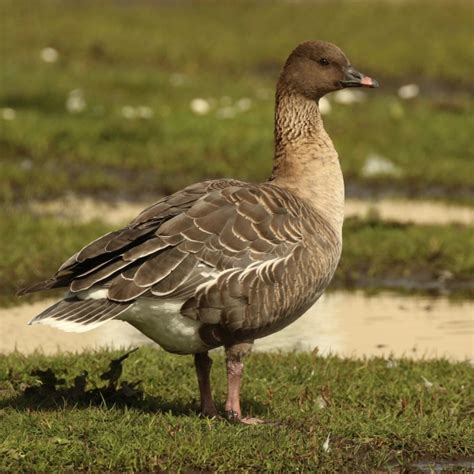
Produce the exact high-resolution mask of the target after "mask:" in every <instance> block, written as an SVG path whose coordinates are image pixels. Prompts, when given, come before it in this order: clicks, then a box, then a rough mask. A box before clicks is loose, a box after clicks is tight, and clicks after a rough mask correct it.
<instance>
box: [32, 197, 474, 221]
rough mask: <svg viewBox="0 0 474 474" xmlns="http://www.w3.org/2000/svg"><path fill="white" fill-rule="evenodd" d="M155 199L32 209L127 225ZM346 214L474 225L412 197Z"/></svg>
mask: <svg viewBox="0 0 474 474" xmlns="http://www.w3.org/2000/svg"><path fill="white" fill-rule="evenodd" d="M152 203H153V200H152V199H151V200H149V201H146V202H141V203H131V202H128V201H117V202H115V203H110V202H107V201H100V200H96V199H92V198H80V199H79V198H77V197H74V196H66V197H64V198H63V199H58V200H53V201H48V202H36V203H32V204H31V205H30V210H31V211H32V212H34V213H37V214H52V215H54V216H57V217H59V218H63V219H65V220H74V221H75V222H78V221H79V222H90V221H91V220H94V219H98V220H102V221H104V222H106V223H107V224H110V225H124V224H126V223H127V222H129V221H130V220H132V219H133V218H134V217H135V216H137V215H138V214H139V213H140V212H141V211H142V210H143V209H145V208H147V207H148V206H149V205H150V204H152ZM345 215H346V217H361V218H363V217H366V216H367V215H372V216H378V217H379V218H380V219H382V220H393V221H397V222H413V223H416V224H437V225H448V224H461V225H474V208H473V207H470V206H459V205H453V204H445V203H442V202H437V201H423V200H408V199H388V198H382V199H372V200H368V199H346V203H345Z"/></svg>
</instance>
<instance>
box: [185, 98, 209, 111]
mask: <svg viewBox="0 0 474 474" xmlns="http://www.w3.org/2000/svg"><path fill="white" fill-rule="evenodd" d="M189 106H190V107H191V110H192V111H193V112H194V113H195V114H197V115H206V114H208V113H209V111H210V110H211V106H210V105H209V102H208V101H207V100H206V99H202V98H201V97H196V98H195V99H193V100H192V101H191V103H190V104H189Z"/></svg>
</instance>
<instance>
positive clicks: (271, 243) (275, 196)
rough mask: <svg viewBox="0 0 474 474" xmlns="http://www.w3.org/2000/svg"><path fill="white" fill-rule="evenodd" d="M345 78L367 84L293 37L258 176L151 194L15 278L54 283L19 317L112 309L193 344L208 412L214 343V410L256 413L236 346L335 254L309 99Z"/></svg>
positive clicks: (338, 187)
mask: <svg viewBox="0 0 474 474" xmlns="http://www.w3.org/2000/svg"><path fill="white" fill-rule="evenodd" d="M346 87H368V88H373V87H378V83H377V81H376V80H374V79H371V78H370V77H368V76H366V75H363V74H361V73H360V72H358V71H357V70H356V69H355V68H354V67H353V66H352V65H351V63H350V62H349V60H348V58H347V57H346V55H345V54H344V53H343V52H342V51H341V50H340V49H339V48H338V47H337V46H335V45H333V44H331V43H327V42H324V41H306V42H304V43H301V44H299V45H298V46H297V47H296V48H295V49H294V50H293V51H292V52H291V54H290V55H289V57H288V59H287V61H286V63H285V64H284V67H283V69H282V71H281V74H280V77H279V80H278V83H277V87H276V95H275V97H276V107H275V129H274V132H275V149H274V158H273V169H272V172H271V175H270V178H269V179H268V180H267V181H265V182H263V183H259V184H254V183H247V182H242V181H238V180H234V179H217V180H209V181H203V182H200V183H197V184H192V185H190V186H188V187H186V188H184V189H182V190H180V191H178V192H175V193H174V194H171V195H169V196H166V197H163V198H162V199H160V200H159V201H158V202H156V203H155V204H153V205H152V206H150V207H148V208H147V209H145V210H144V211H142V212H141V213H140V214H139V215H138V216H137V217H136V218H135V219H134V220H132V221H131V222H130V223H129V224H128V225H127V226H126V227H124V228H122V229H119V230H115V231H113V232H110V233H108V234H106V235H103V236H101V237H99V238H98V239H97V240H94V241H93V242H91V243H89V244H88V245H86V246H85V247H84V248H82V249H81V250H79V251H78V252H77V253H76V254H75V255H73V256H72V257H70V258H69V259H68V260H67V261H66V262H64V263H63V264H62V265H61V266H60V268H59V270H58V271H57V272H56V273H55V274H54V276H52V277H51V278H50V279H48V280H46V281H42V282H39V283H36V284H34V285H32V286H29V287H27V288H24V289H22V290H20V291H19V294H20V295H24V294H27V293H31V292H35V291H40V290H47V289H51V288H65V291H66V293H65V296H64V298H63V299H62V300H60V301H59V302H57V303H56V304H54V305H52V306H50V307H48V308H47V309H46V310H45V311H43V312H42V313H41V314H39V315H38V316H36V317H35V318H34V319H32V320H31V321H30V324H48V325H51V326H53V327H56V328H59V329H62V330H64V331H75V332H82V331H88V330H91V329H94V328H97V327H98V326H100V325H102V324H104V323H106V322H107V321H110V320H112V319H118V320H122V321H126V322H128V323H129V324H131V325H133V326H134V327H135V328H137V329H138V330H139V331H141V332H142V333H143V334H145V335H146V336H147V337H148V338H150V339H152V340H153V341H155V342H156V343H157V344H159V345H160V346H161V347H162V348H163V349H165V350H166V351H169V352H171V353H175V354H190V355H194V364H195V369H196V374H197V382H198V387H199V391H200V410H201V414H202V415H204V416H209V417H214V416H218V411H217V409H216V406H215V404H214V401H213V397H212V392H211V385H210V372H211V366H212V359H211V358H210V357H209V354H208V352H209V351H210V350H211V349H214V348H217V347H222V346H223V347H224V349H225V360H226V369H227V400H226V402H225V417H226V418H227V419H228V420H230V421H233V422H240V423H243V424H258V423H262V422H263V420H260V419H258V418H254V417H251V416H245V415H243V414H242V411H241V407H240V385H241V379H242V373H243V367H244V364H243V360H244V357H245V356H246V355H247V354H248V353H249V352H250V351H251V349H252V346H253V343H254V341H255V339H257V338H261V337H264V336H268V335H269V334H272V333H274V332H276V331H279V330H281V329H283V328H284V327H286V326H287V325H289V324H291V323H292V322H293V321H295V320H296V319H297V318H299V317H300V316H301V315H302V314H304V313H305V311H306V310H308V309H309V308H310V307H311V306H312V305H313V304H314V302H315V301H316V300H317V299H318V298H319V297H320V296H321V294H322V293H323V292H324V290H325V289H326V287H327V286H328V284H329V282H330V281H331V278H332V276H333V274H334V272H335V269H336V267H337V264H338V262H339V258H340V255H341V249H342V225H343V219H344V181H343V176H342V172H341V168H340V164H339V159H338V155H337V152H336V150H335V148H334V146H333V143H332V141H331V139H330V138H329V136H328V134H327V133H326V131H325V129H324V126H323V121H322V119H321V114H320V111H319V106H318V102H319V100H320V99H321V97H323V96H324V95H325V94H328V93H330V92H333V91H337V90H340V89H343V88H346Z"/></svg>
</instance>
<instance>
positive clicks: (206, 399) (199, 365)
mask: <svg viewBox="0 0 474 474" xmlns="http://www.w3.org/2000/svg"><path fill="white" fill-rule="evenodd" d="M194 366H195V367H196V375H197V380H198V384H199V393H200V396H201V414H202V415H203V416H210V417H213V416H217V409H216V407H215V405H214V401H213V400H212V391H211V378H210V375H211V367H212V359H211V358H210V357H209V355H208V353H207V352H202V353H199V354H195V355H194Z"/></svg>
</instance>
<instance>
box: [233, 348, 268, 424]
mask: <svg viewBox="0 0 474 474" xmlns="http://www.w3.org/2000/svg"><path fill="white" fill-rule="evenodd" d="M252 346H253V341H252V342H251V343H240V344H234V345H232V346H228V347H226V367H227V400H226V402H225V415H226V418H227V419H228V420H229V421H232V422H239V423H244V424H246V425H257V424H260V423H264V421H263V420H260V419H259V418H252V417H249V416H242V411H241V409H240V384H241V381H242V373H243V370H244V364H243V362H242V359H243V357H244V356H245V354H247V353H249V352H250V351H251V350H252Z"/></svg>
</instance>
